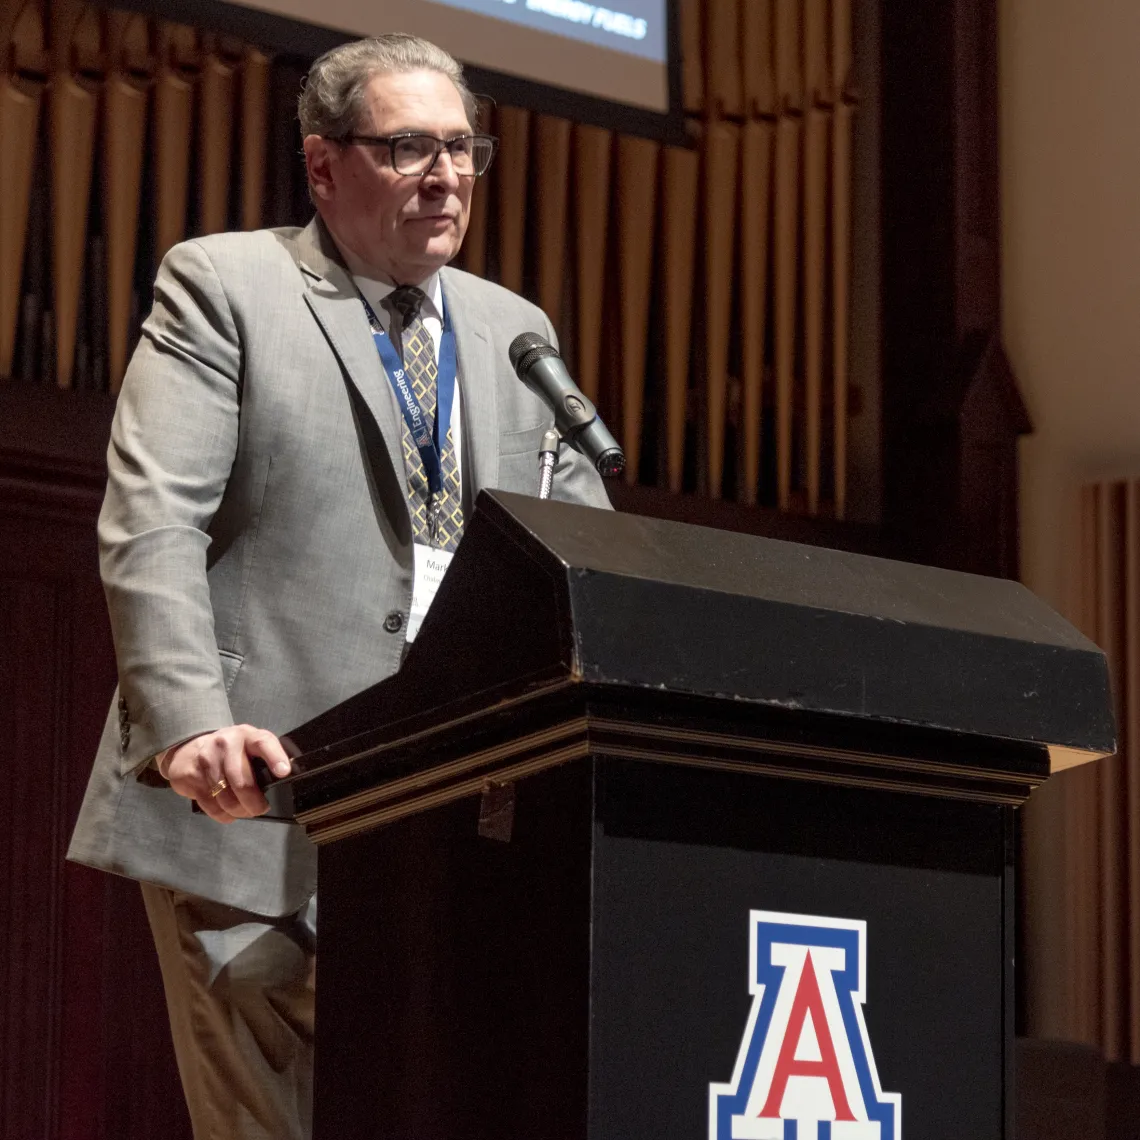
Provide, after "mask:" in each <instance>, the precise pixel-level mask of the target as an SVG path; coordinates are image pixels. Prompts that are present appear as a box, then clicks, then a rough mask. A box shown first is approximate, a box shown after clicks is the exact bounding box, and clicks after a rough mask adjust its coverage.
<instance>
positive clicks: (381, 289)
mask: <svg viewBox="0 0 1140 1140" xmlns="http://www.w3.org/2000/svg"><path fill="white" fill-rule="evenodd" d="M353 280H354V281H355V282H356V287H357V288H358V289H359V290H360V292H361V294H362V295H363V297H364V299H365V300H366V301H367V302H368V303H369V304H370V305H371V306H372V308H373V310H375V312H376V314H377V316H381V315H384V314H386V313H387V310H386V309H384V308H383V303H384V298H385V297H387V296H388V294H389V293H391V292H392V291H393V290H394V289H395V288H396V286H395V285H392V284H389V282H387V281H377V280H375V279H374V278H372V277H354V278H353ZM416 288H417V289H420V290H421V291H422V292H423V294H424V296H425V297H426V298H427V300H426V301H425V302H424V305H423V307H422V309H421V312H420V316H421V317H423V318H425V319H427V318H429V317H435V319H436V320H437V321H442V320H443V287H442V286H441V285H440V283H439V271H438V270H436V272H435V273H433V274H432V275H431V276H430V277H428V278H426V279H425V280H423V281H419V282H417V283H416Z"/></svg>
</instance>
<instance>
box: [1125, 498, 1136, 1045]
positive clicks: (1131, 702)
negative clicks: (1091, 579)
mask: <svg viewBox="0 0 1140 1140" xmlns="http://www.w3.org/2000/svg"><path fill="white" fill-rule="evenodd" d="M1124 552H1125V562H1124V582H1125V598H1124V632H1125V645H1124V650H1125V652H1124V656H1125V667H1124V675H1123V684H1122V689H1123V692H1124V704H1125V715H1124V719H1123V721H1122V722H1121V726H1122V728H1123V746H1124V758H1125V759H1124V764H1125V780H1124V783H1125V788H1126V796H1127V799H1126V807H1127V813H1128V814H1127V818H1128V822H1129V826H1128V829H1127V830H1128V834H1127V842H1128V853H1127V869H1128V881H1127V887H1126V894H1125V908H1126V910H1127V914H1128V1055H1127V1057H1126V1060H1127V1061H1128V1062H1129V1063H1130V1064H1132V1065H1136V1064H1140V484H1138V483H1137V481H1136V480H1135V479H1130V480H1129V481H1128V488H1127V492H1126V497H1125V504H1124Z"/></svg>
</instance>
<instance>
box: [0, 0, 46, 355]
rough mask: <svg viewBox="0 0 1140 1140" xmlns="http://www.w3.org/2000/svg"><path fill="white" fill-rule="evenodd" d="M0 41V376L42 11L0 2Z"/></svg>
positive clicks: (36, 106) (32, 144)
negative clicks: (3, 68)
mask: <svg viewBox="0 0 1140 1140" xmlns="http://www.w3.org/2000/svg"><path fill="white" fill-rule="evenodd" d="M0 45H3V46H4V48H5V49H6V59H7V60H8V61H9V62H10V63H11V65H12V68H13V73H12V74H3V73H0V377H6V376H11V375H12V363H13V356H14V354H15V351H16V331H17V329H18V327H19V320H20V287H21V284H22V281H23V268H24V248H25V244H26V239H27V229H28V206H29V204H30V202H31V192H32V174H33V171H34V168H35V160H36V134H37V131H38V130H39V120H40V104H41V101H42V98H43V89H44V84H43V79H42V76H43V73H44V72H45V71H46V70H47V58H46V55H45V52H44V34H43V16H42V13H41V11H40V8H39V5H38V3H36V2H35V0H32V2H29V3H23V2H22V0H3V2H2V3H0Z"/></svg>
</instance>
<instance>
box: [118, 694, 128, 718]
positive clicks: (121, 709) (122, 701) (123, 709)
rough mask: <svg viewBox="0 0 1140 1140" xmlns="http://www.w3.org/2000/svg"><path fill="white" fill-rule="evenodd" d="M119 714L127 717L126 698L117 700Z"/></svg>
mask: <svg viewBox="0 0 1140 1140" xmlns="http://www.w3.org/2000/svg"><path fill="white" fill-rule="evenodd" d="M119 712H121V713H122V714H123V716H126V715H127V698H126V697H120V698H119Z"/></svg>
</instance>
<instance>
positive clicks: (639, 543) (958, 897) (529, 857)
mask: <svg viewBox="0 0 1140 1140" xmlns="http://www.w3.org/2000/svg"><path fill="white" fill-rule="evenodd" d="M288 740H289V742H290V745H291V747H292V749H293V751H294V753H295V754H296V755H298V757H299V759H298V761H297V772H298V774H297V775H295V776H294V777H291V778H290V779H289V780H286V781H282V782H281V783H280V784H278V785H275V786H274V787H273V788H272V789H271V795H272V800H273V802H274V805H275V809H276V810H277V811H278V812H279V813H280V814H283V815H293V816H294V817H295V818H296V820H297V821H298V822H299V823H300V824H301V825H302V826H304V827H305V828H306V829H307V831H308V833H309V834H310V835H311V837H312V838H313V839H314V841H315V842H316V843H318V844H319V845H320V872H319V879H320V903H319V911H320V953H319V955H318V979H317V993H318V1010H317V1053H316V1065H317V1073H316V1093H315V1099H316V1109H315V1136H316V1138H317V1140H365V1138H367V1140H672V1138H674V1137H677V1138H682V1137H684V1138H688V1140H694V1138H701V1140H704V1138H705V1137H708V1138H709V1140H872V1138H873V1140H899V1138H900V1137H901V1136H902V1135H903V1126H904V1123H905V1135H906V1137H907V1140H951V1138H953V1140H962V1138H966V1137H968V1138H969V1140H990V1138H993V1140H998V1138H1003V1137H1005V1138H1008V1137H1011V1136H1012V1127H1011V1119H1012V1103H1011V1101H1012V1095H1011V1093H1012V1084H1011V1061H1012V1044H1013V993H1014V991H1013V969H1014V960H1013V958H1014V955H1013V947H1014V937H1013V933H1014V932H1013V919H1014V894H1013V865H1014V850H1013V811H1014V809H1015V807H1016V806H1017V805H1018V804H1020V803H1022V802H1023V801H1024V800H1025V798H1026V797H1027V796H1028V795H1029V793H1030V792H1031V791H1032V789H1033V788H1034V787H1036V786H1037V785H1038V784H1040V783H1041V782H1042V781H1043V780H1044V779H1046V778H1047V776H1048V775H1049V774H1050V772H1051V771H1056V770H1057V769H1058V768H1059V767H1062V766H1067V765H1070V764H1073V763H1078V762H1081V761H1083V760H1090V759H1094V758H1096V757H1097V756H1102V755H1105V754H1107V753H1110V752H1111V751H1112V750H1113V747H1114V725H1113V716H1112V706H1111V699H1110V695H1109V685H1108V676H1107V669H1106V665H1105V661H1104V658H1103V656H1102V654H1101V653H1100V651H1099V650H1098V649H1097V648H1096V647H1095V646H1094V645H1092V644H1091V643H1090V642H1088V641H1086V640H1085V639H1084V638H1082V637H1081V636H1080V635H1079V634H1077V633H1076V632H1075V631H1074V630H1073V629H1072V628H1071V627H1070V626H1068V625H1067V624H1066V623H1065V622H1064V621H1062V620H1061V619H1060V618H1059V617H1057V616H1056V615H1055V614H1054V613H1053V612H1052V611H1050V610H1049V609H1048V608H1047V607H1045V606H1044V605H1043V604H1042V603H1041V602H1039V601H1038V600H1037V599H1036V598H1035V597H1034V596H1033V595H1031V594H1030V593H1029V592H1028V591H1026V590H1025V589H1023V588H1022V587H1021V586H1019V585H1017V584H1015V583H1011V582H1004V581H996V580H989V579H984V578H978V577H973V576H969V575H963V574H955V573H951V572H948V571H944V570H937V569H931V568H929V567H920V566H911V565H904V564H901V563H893V562H887V561H883V560H879V559H872V558H866V557H861V556H856V555H851V554H844V553H839V552H835V551H830V550H820V549H815V548H810V547H801V546H795V545H792V544H788V543H781V542H775V541H769V540H764V539H758V538H753V537H747V536H742V535H737V534H728V533H722V532H718V531H712V530H706V529H703V528H698V527H690V526H683V525H680V524H675V523H666V522H660V521H655V520H650V519H644V518H637V517H633V516H629V515H620V514H614V513H610V512H604V511H596V510H591V509H588V508H583V507H574V506H568V505H565V504H560V503H549V502H540V501H538V500H536V499H530V498H525V497H522V496H516V495H510V494H506V493H497V492H496V493H493V494H488V493H484V494H483V495H481V496H480V498H479V502H478V504H477V509H476V511H475V512H474V516H473V518H472V519H471V521H470V523H469V525H468V528H467V531H466V534H465V537H464V539H463V542H462V544H461V546H460V549H459V551H458V553H457V555H456V558H455V561H454V563H453V565H452V567H451V569H450V570H449V572H448V575H447V578H446V579H445V581H444V584H443V586H442V588H441V590H440V593H439V595H438V597H437V599H436V601H435V603H434V605H433V607H432V610H431V612H430V613H429V615H428V617H427V620H426V621H425V623H424V625H423V628H422V630H421V632H420V635H419V638H418V639H417V641H416V643H415V645H414V646H413V647H412V648H411V650H410V651H409V653H408V656H407V658H406V661H405V663H404V667H403V668H402V670H401V671H400V673H399V674H397V675H396V676H395V677H392V678H391V679H389V680H388V681H385V682H384V683H382V684H380V685H377V686H376V687H375V688H373V689H371V690H368V691H367V692H365V693H362V694H360V695H359V696H358V697H355V698H353V699H352V700H350V701H348V702H346V703H345V704H343V705H341V706H338V707H337V708H336V709H333V710H331V711H330V712H329V713H327V714H325V715H324V716H322V717H320V718H318V719H316V720H314V721H311V722H310V723H309V724H307V725H304V726H302V727H301V728H299V729H297V730H296V731H295V732H293V733H291V734H289V738H288Z"/></svg>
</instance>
